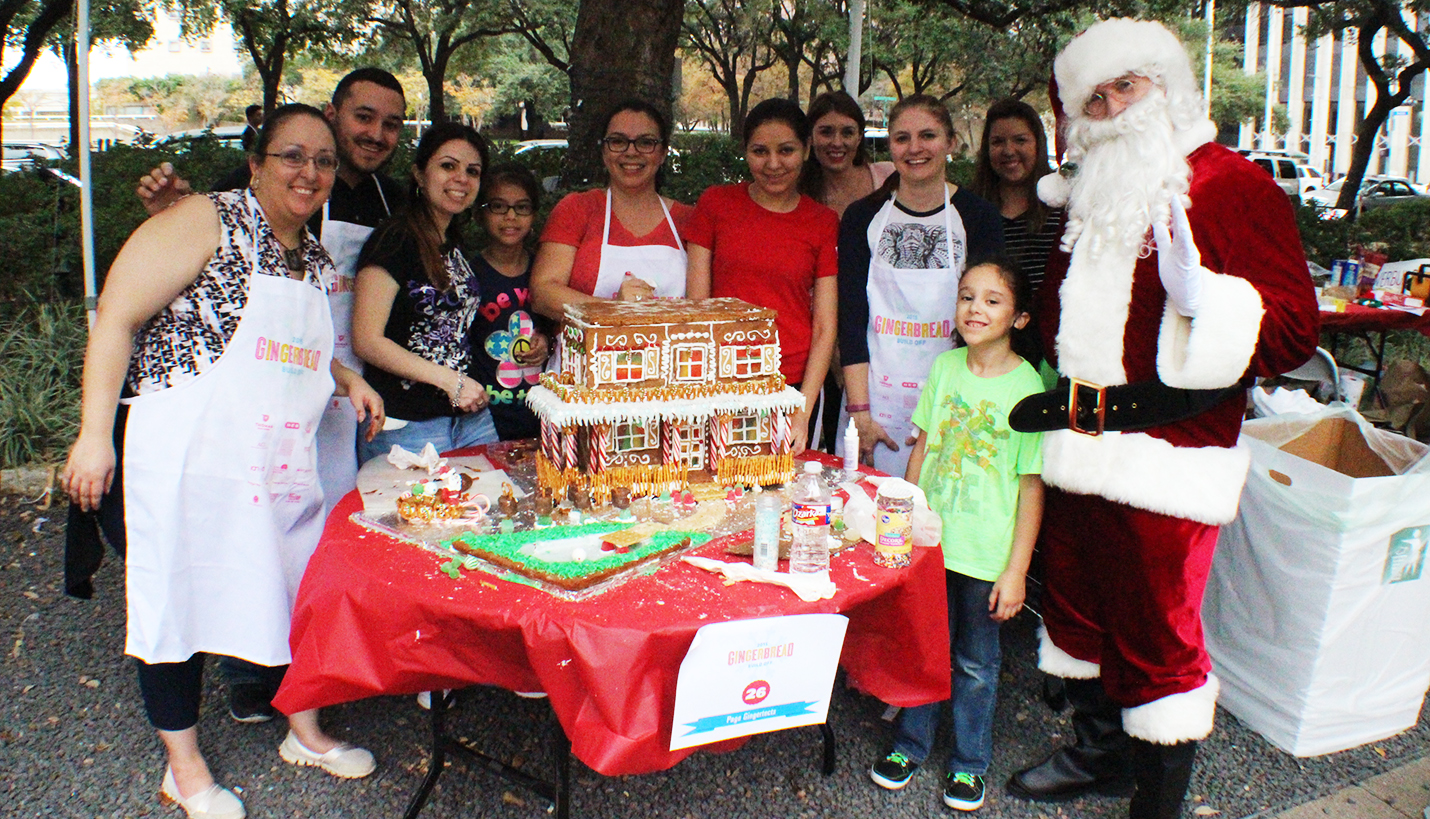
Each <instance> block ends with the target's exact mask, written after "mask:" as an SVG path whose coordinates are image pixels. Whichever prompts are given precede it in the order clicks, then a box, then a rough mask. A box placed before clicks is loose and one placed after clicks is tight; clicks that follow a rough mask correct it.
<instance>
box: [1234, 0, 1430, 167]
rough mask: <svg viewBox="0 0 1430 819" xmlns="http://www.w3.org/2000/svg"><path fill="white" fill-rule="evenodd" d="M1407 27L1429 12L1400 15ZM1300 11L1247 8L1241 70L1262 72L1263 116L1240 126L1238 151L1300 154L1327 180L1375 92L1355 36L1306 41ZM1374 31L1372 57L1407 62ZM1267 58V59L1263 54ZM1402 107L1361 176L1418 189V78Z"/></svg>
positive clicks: (1423, 137)
mask: <svg viewBox="0 0 1430 819" xmlns="http://www.w3.org/2000/svg"><path fill="white" fill-rule="evenodd" d="M1404 14H1405V20H1406V22H1407V23H1408V24H1409V26H1410V28H1411V29H1412V30H1416V31H1422V30H1424V29H1425V27H1426V25H1427V24H1430V14H1426V13H1421V14H1419V15H1417V14H1415V13H1414V12H1411V11H1405V12H1404ZM1307 20H1308V12H1307V10H1306V9H1304V8H1296V9H1283V8H1280V7H1277V6H1269V5H1266V4H1263V3H1252V4H1251V5H1250V6H1249V7H1248V9H1247V16H1246V32H1245V37H1244V47H1245V52H1244V54H1245V66H1246V71H1247V73H1255V72H1257V71H1263V70H1264V71H1265V72H1266V77H1267V86H1266V112H1267V114H1266V115H1263V116H1262V117H1261V118H1259V119H1258V121H1257V122H1255V123H1246V124H1243V125H1242V127H1241V133H1240V135H1239V139H1238V144H1239V146H1240V147H1242V148H1257V149H1261V150H1267V149H1272V150H1285V151H1292V152H1298V153H1304V154H1306V155H1307V156H1308V157H1309V158H1310V159H1309V164H1310V165H1311V166H1312V167H1315V168H1318V169H1320V170H1321V171H1322V172H1323V173H1324V174H1325V175H1326V178H1327V180H1330V179H1332V178H1337V177H1340V176H1342V175H1344V174H1345V173H1346V171H1347V170H1349V169H1350V165H1351V153H1352V151H1353V150H1354V147H1355V140H1356V133H1355V131H1356V125H1357V123H1358V122H1359V121H1360V120H1361V118H1362V117H1363V116H1364V114H1365V112H1366V110H1367V109H1369V108H1370V106H1371V105H1373V104H1374V103H1375V97H1376V89H1375V86H1374V85H1373V84H1372V83H1371V82H1370V80H1369V78H1367V77H1366V73H1365V70H1364V69H1363V68H1362V67H1361V65H1360V61H1359V59H1358V56H1357V53H1356V52H1357V47H1356V31H1355V30H1354V29H1352V30H1347V31H1344V32H1341V33H1340V36H1339V37H1336V36H1330V35H1327V36H1324V37H1319V38H1317V39H1315V40H1308V39H1307V38H1306V35H1305V26H1306V23H1307ZM1388 42H1389V45H1388V46H1387V34H1386V33H1385V32H1384V31H1382V32H1381V33H1380V34H1378V35H1377V37H1376V41H1375V44H1374V45H1375V52H1376V53H1377V54H1384V53H1386V51H1387V47H1388V48H1389V50H1390V51H1391V53H1393V54H1396V55H1398V56H1400V57H1401V58H1402V59H1404V60H1406V61H1407V62H1410V61H1413V60H1414V59H1415V57H1414V55H1413V53H1412V52H1411V51H1410V49H1409V48H1408V47H1407V46H1405V44H1404V43H1402V42H1401V41H1400V40H1399V38H1395V37H1390V39H1389V41H1388ZM1268 55H1269V56H1268ZM1412 88H1413V91H1412V93H1411V96H1410V98H1409V99H1407V100H1406V101H1405V103H1404V104H1403V105H1401V106H1400V107H1398V108H1396V109H1394V110H1393V111H1391V113H1390V118H1389V119H1388V120H1387V121H1386V123H1385V125H1384V126H1382V128H1381V130H1380V132H1379V133H1377V134H1376V148H1375V150H1374V151H1373V152H1372V154H1371V159H1370V164H1369V165H1368V166H1367V168H1366V173H1367V174H1385V175H1388V176H1403V177H1406V178H1408V179H1411V180H1413V181H1414V182H1416V183H1418V184H1425V183H1427V182H1430V117H1427V116H1426V111H1425V103H1426V77H1425V76H1424V75H1422V76H1421V77H1420V78H1419V79H1417V80H1416V81H1415V84H1414V85H1413V86H1412ZM1274 105H1285V106H1286V113H1287V118H1288V119H1289V125H1288V127H1287V129H1286V133H1284V134H1278V133H1275V132H1274V130H1273V129H1272V127H1271V126H1270V124H1269V123H1270V120H1271V117H1270V116H1269V113H1270V111H1271V110H1272V107H1273V106H1274Z"/></svg>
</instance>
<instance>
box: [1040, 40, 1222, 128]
mask: <svg viewBox="0 0 1430 819" xmlns="http://www.w3.org/2000/svg"><path fill="white" fill-rule="evenodd" d="M1129 72H1130V73H1136V74H1143V75H1145V76H1155V77H1157V78H1158V80H1159V82H1160V84H1161V85H1162V86H1163V87H1164V88H1166V89H1167V90H1168V91H1179V92H1188V93H1192V94H1199V92H1200V89H1199V88H1198V87H1197V81H1196V78H1195V77H1194V76H1193V75H1192V64H1191V61H1190V60H1188V59H1187V50H1186V49H1185V48H1184V47H1183V46H1182V42H1181V41H1180V40H1178V39H1177V37H1176V35H1175V34H1173V33H1172V32H1170V31H1168V30H1167V28H1166V27H1165V26H1163V25H1162V24H1161V23H1158V22H1154V21H1152V20H1133V19H1131V18H1127V17H1119V18H1117V19H1114V20H1103V21H1102V22H1100V23H1094V24H1093V25H1092V26H1090V27H1089V28H1088V29H1087V30H1086V31H1084V32H1083V33H1081V34H1079V35H1078V36H1076V37H1074V38H1073V41H1072V42H1070V43H1068V45H1067V47H1066V48H1064V49H1063V51H1062V53H1061V54H1059V55H1058V57H1057V59H1056V60H1054V61H1053V75H1054V76H1055V77H1056V78H1057V83H1058V85H1057V88H1058V95H1059V96H1060V97H1062V102H1063V105H1065V106H1066V107H1067V110H1068V111H1081V110H1082V109H1083V106H1085V105H1087V101H1088V98H1089V97H1091V96H1092V92H1093V89H1095V88H1097V86H1099V85H1101V84H1103V83H1105V82H1108V81H1109V80H1115V79H1117V78H1118V77H1121V76H1122V75H1123V74H1127V73H1129Z"/></svg>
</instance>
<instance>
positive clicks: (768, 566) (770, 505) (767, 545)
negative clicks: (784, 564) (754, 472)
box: [752, 486, 784, 572]
mask: <svg viewBox="0 0 1430 819" xmlns="http://www.w3.org/2000/svg"><path fill="white" fill-rule="evenodd" d="M783 513H784V498H781V497H780V491H779V487H776V486H767V487H765V490H764V491H763V492H761V493H760V494H758V495H756V496H755V542H754V545H753V547H752V551H753V552H754V554H753V558H754V560H753V561H752V562H753V563H754V564H755V568H756V569H765V570H767V571H771V572H777V571H779V568H780V516H781V515H782V514H783Z"/></svg>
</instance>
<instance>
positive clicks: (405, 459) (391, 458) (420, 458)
mask: <svg viewBox="0 0 1430 819" xmlns="http://www.w3.org/2000/svg"><path fill="white" fill-rule="evenodd" d="M387 462H388V463H390V464H392V465H393V466H395V467H397V468H398V469H425V470H427V474H428V475H431V474H433V473H434V472H436V471H437V468H438V467H440V466H441V465H442V464H443V463H444V460H443V458H442V456H440V455H438V454H437V447H435V446H433V445H432V442H431V441H428V442H427V446H424V447H422V452H421V453H413V452H410V451H408V450H406V449H403V448H402V447H400V446H398V445H397V444H393V445H392V450H391V451H389V452H388V453H387Z"/></svg>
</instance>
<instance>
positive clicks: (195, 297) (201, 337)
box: [125, 191, 337, 395]
mask: <svg viewBox="0 0 1430 819" xmlns="http://www.w3.org/2000/svg"><path fill="white" fill-rule="evenodd" d="M204 195H205V196H208V197H209V199H211V200H213V203H214V207H215V208H217V209H218V218H219V242H218V249H217V250H215V251H214V255H213V256H212V257H211V258H210V259H209V261H208V264H207V265H205V266H204V269H203V270H202V271H200V272H199V276H198V278H197V279H195V280H194V282H193V283H192V284H190V285H189V286H188V287H185V288H184V290H183V292H182V293H180V294H179V295H178V297H177V298H175V299H174V300H173V301H172V302H170V303H169V305H168V306H166V307H165V308H164V309H163V310H160V311H159V312H158V314H157V315H155V316H154V317H153V318H151V319H149V321H148V322H146V323H145V324H144V326H143V327H141V328H140V329H139V332H138V333H137V334H135V336H134V355H133V357H132V358H131V359H130V361H129V374H128V376H127V378H126V379H125V388H126V393H127V394H130V395H144V394H146V393H152V392H157V391H159V390H163V389H167V388H169V387H175V386H178V385H179V384H182V383H184V382H185V381H188V380H190V379H193V378H197V377H198V376H200V375H202V374H203V373H204V372H205V371H207V370H208V368H209V367H211V366H213V364H214V362H215V361H218V359H219V356H221V355H223V351H224V348H225V347H227V346H228V341H229V339H231V338H233V334H234V331H235V330H237V329H238V322H239V320H240V319H242V318H243V308H244V306H245V305H246V304H247V303H248V281H249V273H250V270H252V272H254V273H257V274H259V275H264V276H287V275H288V267H287V265H286V264H284V261H283V246H282V245H281V244H279V242H278V237H277V236H275V235H274V234H273V230H272V228H270V227H269V226H268V220H267V219H266V218H265V217H264V215H263V208H261V207H259V205H258V200H257V199H255V198H253V195H252V194H251V193H250V192H248V191H220V192H215V193H209V194H204ZM255 237H256V238H257V242H258V266H257V269H256V270H253V269H252V268H253V258H254V257H253V246H254V241H255ZM302 253H303V267H304V270H305V271H306V272H305V273H304V278H303V280H304V282H306V283H308V284H310V285H312V286H313V287H316V288H317V289H318V290H320V291H322V292H323V293H327V292H329V290H330V289H331V288H332V286H333V283H334V282H335V281H336V280H337V270H336V269H335V268H334V267H333V260H332V258H331V257H329V256H328V252H327V251H326V250H324V249H323V246H322V245H321V244H319V242H318V240H317V239H315V238H313V235H312V234H311V233H309V232H308V231H307V230H306V229H305V230H304V231H303V246H302Z"/></svg>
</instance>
